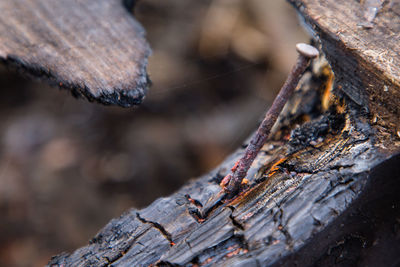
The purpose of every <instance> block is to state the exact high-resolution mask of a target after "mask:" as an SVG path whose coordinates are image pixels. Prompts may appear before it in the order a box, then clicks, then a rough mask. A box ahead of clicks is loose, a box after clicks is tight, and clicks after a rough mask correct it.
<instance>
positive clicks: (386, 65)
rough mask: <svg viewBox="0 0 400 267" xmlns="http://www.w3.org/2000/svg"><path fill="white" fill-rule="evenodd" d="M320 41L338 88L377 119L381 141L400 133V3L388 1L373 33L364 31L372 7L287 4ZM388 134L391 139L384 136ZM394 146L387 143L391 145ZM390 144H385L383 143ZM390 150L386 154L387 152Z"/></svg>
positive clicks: (308, 0) (309, 0) (312, 1)
mask: <svg viewBox="0 0 400 267" xmlns="http://www.w3.org/2000/svg"><path fill="white" fill-rule="evenodd" d="M289 2H291V3H292V4H293V5H294V6H295V7H296V8H297V10H298V11H299V12H300V13H301V15H302V17H304V21H305V23H306V24H307V25H308V29H310V30H311V31H312V32H313V34H314V35H315V36H316V37H317V38H318V40H319V41H320V43H321V45H322V49H323V50H324V52H325V53H326V56H327V58H328V60H329V63H330V64H331V66H332V69H333V72H334V73H335V76H336V79H335V82H336V84H337V85H338V86H340V88H341V89H342V90H343V91H344V92H345V93H346V94H347V95H348V96H349V97H350V98H351V99H352V100H353V101H354V102H355V103H357V104H359V105H360V106H363V107H365V108H367V109H369V111H370V113H371V119H374V120H375V118H378V119H377V123H378V125H379V126H380V127H379V129H378V128H377V130H379V131H381V132H382V133H383V136H381V137H382V138H389V139H390V136H395V135H397V132H398V131H400V127H399V125H400V105H399V102H398V100H399V99H400V56H399V55H400V45H399V42H400V2H399V1H385V5H384V6H383V7H382V9H381V10H380V11H379V12H378V13H377V16H376V18H375V20H374V21H373V27H372V28H365V27H363V26H362V25H363V23H364V22H365V12H366V11H367V10H366V8H367V6H365V5H363V3H365V2H368V1H346V0H338V1H333V0H329V1H319V0H289ZM385 133H391V135H386V134H385ZM393 141H394V140H393V139H391V140H388V141H387V144H390V143H391V142H393ZM385 143H386V142H385ZM389 147H390V145H389V146H387V148H389Z"/></svg>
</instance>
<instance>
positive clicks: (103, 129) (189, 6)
mask: <svg viewBox="0 0 400 267" xmlns="http://www.w3.org/2000/svg"><path fill="white" fill-rule="evenodd" d="M134 15H135V16H136V18H137V19H138V20H139V21H140V22H141V23H142V24H143V26H144V27H145V29H146V31H147V39H148V40H149V42H150V45H151V47H152V49H153V54H152V56H151V57H150V60H149V66H148V72H149V73H150V78H151V80H152V82H153V85H152V86H151V88H150V90H149V93H148V96H147V97H146V99H145V102H144V103H143V104H142V105H141V106H140V107H138V108H136V109H124V108H120V107H105V106H102V105H100V104H96V103H88V102H87V101H85V100H82V99H79V100H77V99H74V98H73V97H71V96H70V95H69V93H68V92H66V91H60V90H57V89H55V88H50V87H49V86H48V85H47V84H45V83H42V82H38V81H32V80H28V79H25V78H23V77H21V76H19V75H18V74H17V73H15V72H12V71H10V70H7V69H6V68H4V67H0V87H1V90H2V97H1V98H0V111H1V113H0V114H1V119H0V129H1V130H0V214H1V220H0V266H43V265H45V264H46V263H47V261H48V260H49V259H50V257H51V256H52V255H55V254H58V253H61V252H62V251H72V250H74V249H76V248H78V247H80V246H83V245H85V244H87V242H88V240H89V239H90V238H91V237H92V236H93V235H94V234H95V233H96V232H97V231H98V230H100V228H101V227H102V226H104V225H105V224H106V223H107V222H108V221H109V220H111V219H112V218H113V217H116V216H119V215H120V214H121V213H122V212H124V211H125V210H127V209H128V208H130V207H135V208H141V207H144V206H147V205H148V204H150V203H151V202H152V201H153V200H155V199H156V198H158V197H161V196H165V195H168V194H171V193H173V192H174V191H175V190H177V189H178V188H179V187H180V186H181V185H182V184H183V183H185V182H186V181H187V180H188V179H191V178H194V177H196V176H199V175H201V174H204V173H206V172H208V171H209V170H211V169H213V168H214V167H216V166H217V165H218V164H219V163H220V162H221V161H222V160H223V159H224V158H225V157H226V156H227V155H228V154H230V153H231V152H232V151H233V150H235V149H236V148H237V147H239V146H240V144H241V143H242V141H243V140H244V139H245V138H246V137H247V136H248V135H249V134H250V133H251V132H252V131H253V130H254V129H255V128H256V127H257V125H258V121H259V119H260V118H262V116H263V113H264V111H265V110H266V108H267V107H268V105H269V104H270V103H271V102H272V100H273V98H274V96H275V95H276V93H277V91H278V90H279V88H280V86H281V85H282V83H283V81H284V79H285V78H286V75H287V73H288V72H289V70H290V68H291V66H292V65H293V63H294V62H295V58H296V56H297V55H296V51H295V44H296V43H298V42H307V41H308V37H307V35H306V34H305V33H304V31H303V29H302V28H301V27H300V25H299V22H298V18H297V15H296V14H295V12H294V9H293V8H292V7H291V6H290V5H289V4H287V3H286V2H285V1H284V0H281V1H265V0H203V1H198V0H185V1H182V0H164V1H159V0H140V1H137V5H136V8H135V10H134Z"/></svg>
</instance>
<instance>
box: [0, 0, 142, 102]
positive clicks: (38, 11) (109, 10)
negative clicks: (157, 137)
mask: <svg viewBox="0 0 400 267" xmlns="http://www.w3.org/2000/svg"><path fill="white" fill-rule="evenodd" d="M0 10H1V17H0V61H2V62H4V63H6V64H7V65H10V66H13V67H16V68H18V69H19V70H22V71H23V72H24V73H27V74H29V75H32V76H35V77H40V78H43V79H45V80H47V81H49V82H50V83H51V84H53V85H56V86H59V87H61V88H65V89H68V90H71V91H72V93H73V94H74V95H76V96H84V97H86V98H87V99H89V100H95V101H98V102H101V103H103V104H116V105H120V106H124V107H128V106H132V105H137V104H139V103H140V102H141V101H142V99H143V97H144V95H145V92H146V90H147V86H148V82H149V81H148V77H147V73H146V65H147V57H148V55H149V53H150V48H149V45H148V44H147V42H146V40H145V38H144V34H145V32H144V29H143V28H142V26H141V25H140V24H139V23H138V22H137V21H136V20H135V18H134V17H133V16H132V14H130V13H129V11H128V10H127V9H126V8H125V7H124V6H123V3H122V0H111V1H108V0H101V1H78V0H73V1H58V0H45V1H40V0H15V1H7V0H2V1H0Z"/></svg>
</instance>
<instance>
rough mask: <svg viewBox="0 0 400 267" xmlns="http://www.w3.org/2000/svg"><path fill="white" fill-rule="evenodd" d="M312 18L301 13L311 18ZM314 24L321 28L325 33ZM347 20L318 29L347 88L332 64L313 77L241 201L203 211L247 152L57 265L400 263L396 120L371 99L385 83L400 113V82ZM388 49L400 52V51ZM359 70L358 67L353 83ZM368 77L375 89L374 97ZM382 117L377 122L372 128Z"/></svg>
mask: <svg viewBox="0 0 400 267" xmlns="http://www.w3.org/2000/svg"><path fill="white" fill-rule="evenodd" d="M295 2H296V4H297V5H298V6H301V5H299V3H300V1H295ZM303 2H308V1H303ZM324 3H325V5H327V7H329V8H330V9H332V10H341V9H339V7H337V6H336V5H350V3H351V4H354V5H358V3H357V2H356V1H353V2H349V4H347V3H344V1H334V0H331V1H324ZM335 3H337V4H335ZM308 11H309V9H307V8H305V9H304V8H300V12H303V13H304V15H305V16H306V18H308V16H309V13H307V12H308ZM321 12H322V11H321ZM335 12H337V11H335ZM387 12H390V11H387ZM345 14H347V16H341V15H340V16H339V15H337V17H341V18H342V19H343V21H341V22H340V21H339V22H340V23H341V24H343V25H344V26H346V25H349V23H350V21H351V22H353V21H357V20H358V17H357V16H356V15H352V13H345ZM354 14H356V13H354ZM392 16H394V15H393V14H392ZM379 19H380V18H379V17H378V18H377V20H376V21H375V22H376V24H377V25H379V23H380V22H379ZM307 21H308V23H311V24H312V27H314V26H315V25H314V24H313V23H317V20H315V21H314V20H307ZM339 22H336V24H333V25H332V26H331V27H329V25H326V27H323V28H322V27H320V28H317V29H318V30H317V31H316V34H317V36H318V37H319V39H320V41H321V43H322V44H323V45H322V49H323V51H324V52H325V53H326V54H327V59H328V61H329V63H330V64H331V65H332V66H333V68H334V72H335V75H336V77H338V78H337V79H338V80H337V81H336V80H335V85H333V87H332V78H333V76H332V75H331V74H330V73H329V71H328V68H327V67H326V66H324V65H323V60H321V61H318V62H315V64H314V66H313V70H314V71H313V73H312V74H311V72H310V71H309V72H307V73H306V74H305V75H304V78H303V80H302V85H301V87H300V89H299V90H298V91H297V93H296V95H295V97H294V98H293V99H292V100H291V101H290V103H289V105H287V108H286V110H285V111H284V113H283V114H282V116H281V118H280V123H279V125H278V126H277V127H276V129H275V131H274V135H273V137H272V138H271V140H270V141H269V142H268V143H267V144H266V145H265V146H264V147H263V149H262V151H261V153H260V154H259V155H258V156H257V158H256V161H255V162H254V164H253V165H252V167H251V168H250V170H249V173H248V176H247V178H248V179H249V183H248V190H247V191H246V192H245V193H244V194H242V195H240V196H238V197H236V198H235V199H233V200H232V201H231V202H229V203H218V204H217V205H215V206H214V207H213V209H211V210H210V211H208V212H205V211H204V210H203V207H204V206H209V205H208V204H209V203H208V201H210V199H214V198H213V196H215V195H216V194H218V193H219V192H220V190H221V188H220V186H219V182H220V181H221V179H222V178H223V177H224V176H225V175H226V174H227V173H228V172H229V170H230V168H232V166H233V164H234V163H235V162H236V160H237V159H238V158H239V157H240V156H241V155H242V153H243V148H242V149H239V150H238V151H237V152H235V153H234V154H233V155H231V156H230V157H229V158H228V159H226V160H225V162H223V163H222V164H221V165H220V166H219V167H218V168H217V169H216V170H214V171H212V172H210V173H209V174H207V175H205V176H203V177H200V178H199V179H197V180H194V181H192V182H190V183H188V184H187V185H186V186H184V187H183V188H181V189H180V190H179V191H178V192H177V193H175V194H173V195H171V196H169V197H166V198H160V199H158V200H156V201H155V202H154V203H153V204H151V205H150V206H148V207H147V208H145V209H142V210H134V209H133V210H130V211H128V212H127V213H126V214H124V215H122V216H121V217H120V218H117V219H114V220H112V221H111V222H110V223H109V224H108V225H107V226H106V227H105V228H104V229H102V230H101V231H100V232H99V233H98V234H97V235H96V236H95V237H94V238H93V240H92V241H91V242H90V244H89V245H88V246H85V247H82V248H80V249H78V250H76V251H75V252H72V253H71V254H62V255H59V256H56V257H54V258H53V259H52V260H51V261H50V263H49V266H52V265H63V266H108V265H109V266H149V265H159V266H293V265H299V266H309V265H317V266H329V265H342V266H354V265H356V264H360V265H363V264H364V265H365V263H370V264H371V266H376V265H378V264H381V265H382V264H383V265H390V264H393V266H394V265H395V264H396V263H399V262H400V253H399V252H400V251H399V248H400V244H399V243H400V242H399V240H400V239H399V238H398V236H399V235H400V234H399V233H400V232H399V229H400V227H399V223H398V218H399V214H400V210H399V206H398V203H399V194H398V193H397V191H398V188H399V186H400V179H398V178H399V177H400V168H399V160H400V158H399V156H395V157H392V155H393V154H395V153H397V152H398V151H399V149H400V143H399V139H398V137H397V136H396V133H395V132H396V131H393V129H390V125H391V124H390V123H394V122H395V121H396V120H398V116H397V115H396V114H398V113H397V112H398V110H396V109H395V108H394V109H392V108H390V105H391V104H388V105H387V106H385V103H386V102H385V101H386V98H385V97H383V98H379V99H375V101H371V100H370V98H369V97H370V96H371V94H373V93H374V92H376V93H377V94H378V92H379V90H380V89H381V87H380V86H381V85H382V79H385V80H384V83H385V85H386V86H388V88H390V89H389V90H390V92H392V93H393V94H392V98H393V99H390V100H388V101H392V102H390V103H399V101H400V98H398V97H397V93H398V91H396V90H398V84H397V80H396V79H395V76H393V75H392V74H393V72H388V71H387V70H386V69H383V68H382V67H383V66H381V65H382V64H378V63H377V62H376V61H375V59H374V58H369V57H366V55H364V54H365V53H371V52H368V50H366V49H365V47H367V45H366V44H364V45H360V46H359V47H358V48H357V47H354V46H349V43H347V42H343V39H341V38H333V37H332V36H335V34H337V33H338V32H337V29H338V28H337V27H340V25H339ZM355 26H356V25H355ZM315 27H316V26H315ZM346 27H347V26H346ZM356 27H357V26H356ZM379 29H380V30H379ZM382 30H383V28H382V27H377V28H373V29H371V30H370V31H371V32H370V33H368V34H371V33H374V32H373V31H377V32H378V33H380V34H381V35H382V34H386V33H387V32H388V31H389V30H388V31H384V32H382ZM353 34H358V33H357V32H353ZM354 38H356V39H357V35H355V36H354ZM369 38H372V37H365V39H363V41H362V42H367V41H368V40H369ZM333 40H334V41H335V43H333ZM360 40H361V39H360ZM371 40H374V39H371ZM384 45H385V44H382V46H384ZM391 45H393V46H395V47H393V49H394V51H398V47H399V44H393V43H391ZM380 47H381V46H380ZM372 49H376V47H375V48H372ZM396 49H397V50H396ZM374 51H375V50H374ZM344 55H348V58H347V57H344ZM362 55H363V56H362ZM352 58H353V59H354V58H357V60H358V61H357V62H354V61H353V60H352ZM387 60H389V61H390V58H387ZM396 60H398V59H396ZM360 62H361V63H362V64H361V63H360ZM368 62H369V63H370V64H369V65H368V67H366V69H365V70H364V69H363V68H364V65H363V64H367V63H368ZM321 64H322V65H321ZM318 66H319V67H318ZM354 68H361V69H360V71H359V72H357V73H354V72H351V75H349V74H348V73H346V72H349V71H351V70H352V71H354ZM391 75H392V76H391ZM366 77H368V84H373V85H376V87H374V86H370V87H369V88H366V87H365V83H364V81H365V80H364V78H366ZM388 77H392V78H393V79H391V78H388ZM332 92H334V94H332ZM342 92H344V93H345V94H343V93H342ZM355 92H358V93H359V95H356V96H355V95H353V93H355ZM366 96H368V97H366ZM379 105H380V107H378V106H379ZM365 107H367V109H366V108H365ZM381 109H382V110H381ZM368 110H369V111H370V112H372V114H371V113H368ZM374 112H378V114H377V116H379V119H378V120H379V122H376V120H374V119H373V117H374V116H373V115H374V114H376V113H374ZM380 112H383V113H380ZM298 124H300V125H301V126H300V127H297V126H296V125H298ZM382 125H386V126H382ZM397 126H398V124H395V128H396V127H397ZM245 145H247V144H245ZM245 145H244V146H245ZM388 158H390V159H388ZM374 263H375V264H374Z"/></svg>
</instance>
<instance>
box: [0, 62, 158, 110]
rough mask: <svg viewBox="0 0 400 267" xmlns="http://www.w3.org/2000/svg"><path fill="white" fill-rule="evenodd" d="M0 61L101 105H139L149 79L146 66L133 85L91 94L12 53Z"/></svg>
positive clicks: (19, 71) (144, 94)
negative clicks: (141, 76)
mask: <svg viewBox="0 0 400 267" xmlns="http://www.w3.org/2000/svg"><path fill="white" fill-rule="evenodd" d="M0 62H1V63H2V64H4V65H5V66H7V67H8V68H10V69H11V70H15V71H17V72H18V73H20V74H21V75H23V76H26V77H28V78H30V79H34V80H40V81H45V82H47V83H49V84H50V85H51V86H53V87H59V88H60V89H64V90H68V91H70V92H71V94H72V95H73V96H74V97H76V98H86V99H87V100H88V101H90V102H98V103H100V104H103V105H118V106H121V107H124V108H128V107H131V106H137V105H140V104H141V103H142V101H143V99H144V98H145V96H146V93H147V90H148V87H149V86H150V85H151V80H150V78H149V76H148V74H147V71H146V67H143V69H142V70H141V71H140V72H141V73H143V78H142V79H140V80H139V81H137V83H136V84H135V85H133V86H129V87H126V88H114V89H113V91H112V92H107V91H99V94H98V95H93V94H92V93H91V92H90V90H89V88H88V87H86V86H85V87H82V86H80V85H79V84H76V83H71V81H67V80H64V79H63V78H61V77H59V76H58V75H57V74H56V73H54V72H52V70H50V69H46V68H45V67H43V66H41V65H38V64H32V63H27V62H24V61H23V60H21V59H20V58H18V57H17V56H14V55H8V56H7V58H5V59H4V58H1V57H0Z"/></svg>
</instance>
